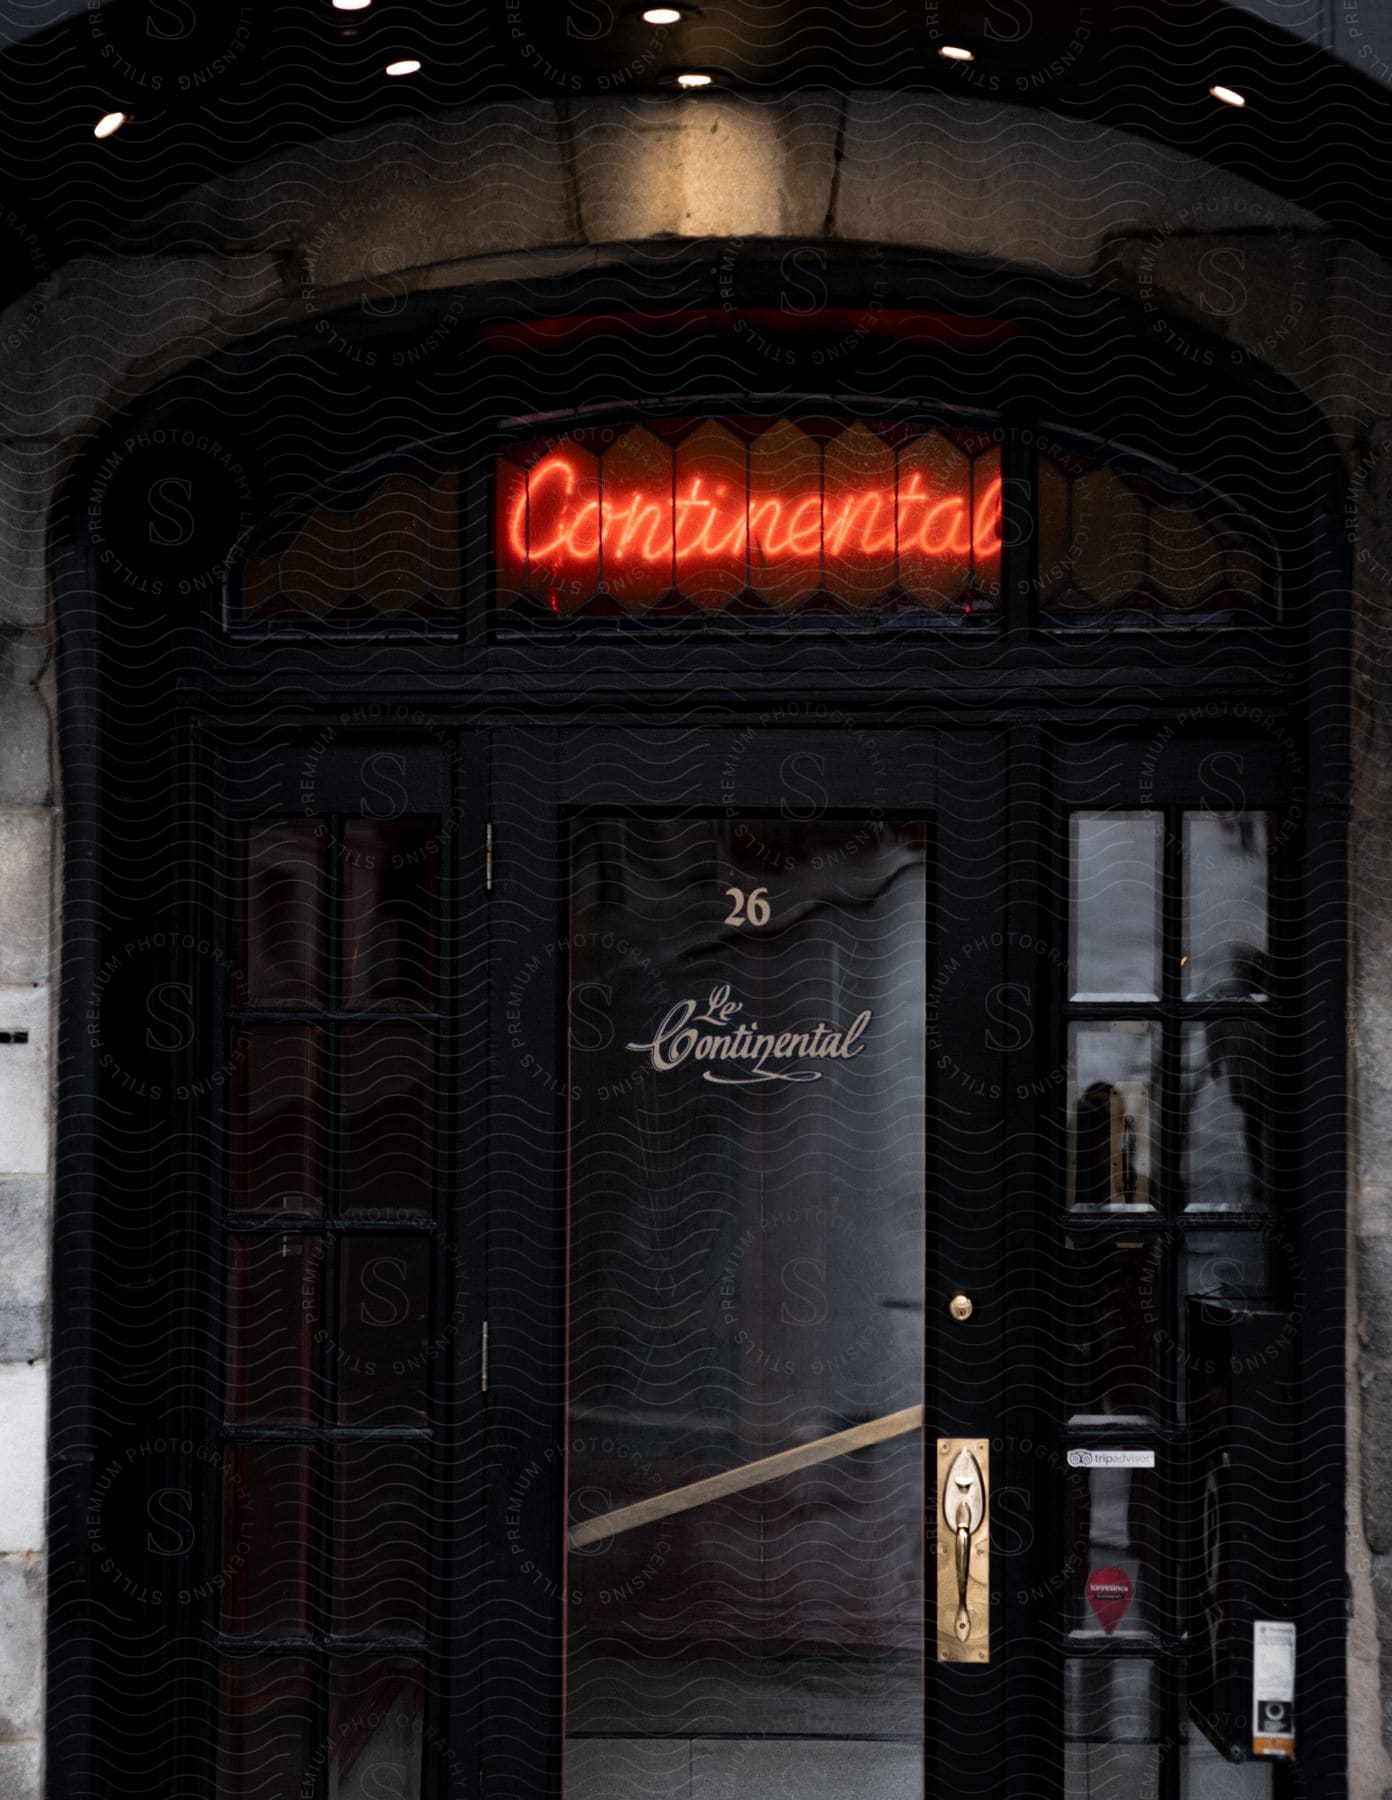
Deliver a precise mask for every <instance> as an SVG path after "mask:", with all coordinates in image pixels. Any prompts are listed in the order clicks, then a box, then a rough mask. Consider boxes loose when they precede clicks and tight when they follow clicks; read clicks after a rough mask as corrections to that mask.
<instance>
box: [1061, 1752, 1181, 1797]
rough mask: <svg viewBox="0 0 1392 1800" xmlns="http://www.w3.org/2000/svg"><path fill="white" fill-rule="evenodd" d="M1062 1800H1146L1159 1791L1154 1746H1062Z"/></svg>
mask: <svg viewBox="0 0 1392 1800" xmlns="http://www.w3.org/2000/svg"><path fill="white" fill-rule="evenodd" d="M1063 1757H1064V1770H1065V1774H1064V1784H1063V1791H1064V1796H1065V1800H1150V1797H1151V1796H1152V1795H1156V1794H1158V1793H1159V1792H1160V1748H1159V1745H1157V1744H1092V1743H1080V1744H1065V1745H1064V1750H1063Z"/></svg>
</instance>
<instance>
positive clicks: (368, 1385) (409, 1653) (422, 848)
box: [215, 815, 447, 1800]
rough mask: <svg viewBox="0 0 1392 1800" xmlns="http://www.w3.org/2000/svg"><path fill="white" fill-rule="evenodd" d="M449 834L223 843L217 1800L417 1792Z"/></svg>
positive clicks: (324, 830)
mask: <svg viewBox="0 0 1392 1800" xmlns="http://www.w3.org/2000/svg"><path fill="white" fill-rule="evenodd" d="M437 827H438V821H436V820H433V819H430V818H425V817H407V818H401V819H394V820H391V821H379V820H361V819H352V818H347V819H345V818H340V817H335V816H332V815H329V816H324V817H316V818H313V819H289V818H274V819H270V820H264V821H257V822H256V823H254V824H250V823H249V824H242V825H237V826H235V827H234V831H233V843H232V846H231V850H232V860H233V868H234V881H235V898H234V904H233V908H232V913H233V937H232V954H231V957H230V959H229V960H230V963H231V965H232V967H233V968H234V969H235V970H236V974H235V975H234V977H233V979H232V981H231V982H230V984H229V988H230V992H229V994H228V996H227V998H228V1001H229V1003H230V1004H229V1011H228V1034H229V1062H230V1065H231V1067H232V1069H233V1071H234V1073H233V1079H232V1084H231V1085H232V1094H231V1099H230V1103H229V1111H228V1119H227V1132H228V1153H229V1155H228V1163H229V1183H228V1211H227V1215H226V1220H225V1235H224V1258H225V1260H224V1270H225V1282H226V1294H227V1328H226V1379H225V1402H224V1409H223V1415H222V1417H223V1423H222V1427H221V1430H220V1433H219V1442H218V1446H217V1449H216V1452H215V1461H216V1467H217V1468H218V1470H219V1471H220V1474H221V1492H222V1501H221V1506H222V1537H221V1572H222V1575H223V1581H222V1582H221V1583H219V1584H218V1585H220V1586H221V1600H220V1611H219V1616H218V1620H217V1634H218V1643H219V1647H220V1651H221V1655H222V1664H221V1668H222V1674H221V1689H222V1709H221V1721H222V1735H221V1739H220V1743H219V1746H218V1753H217V1757H218V1760H217V1768H218V1792H219V1794H220V1795H221V1796H223V1797H224V1800H233V1797H234V1796H251V1795H253V1794H262V1793H267V1792H271V1791H274V1792H276V1793H286V1794H292V1793H302V1792H303V1793H316V1794H326V1795H342V1796H344V1797H345V1800H346V1796H348V1795H357V1794H366V1793H371V1792H390V1793H393V1794H396V1795H398V1796H404V1797H406V1800H410V1797H411V1796H414V1795H417V1794H419V1792H420V1782H421V1766H422V1731H423V1726H424V1711H423V1708H424V1698H423V1697H424V1695H425V1693H426V1692H427V1685H428V1675H429V1668H430V1659H431V1654H432V1643H433V1633H434V1631H435V1630H436V1629H437V1625H438V1621H437V1619H436V1617H435V1613H434V1610H433V1608H432V1583H431V1574H430V1571H431V1555H432V1518H433V1515H434V1510H435V1508H434V1498H433V1496H434V1493H435V1490H436V1486H437V1479H438V1476H437V1465H436V1458H437V1450H438V1446H437V1440H436V1431H435V1428H434V1421H435V1403H434V1389H435V1384H436V1379H437V1375H436V1364H437V1361H438V1358H437V1357H435V1356H434V1355H433V1354H432V1348H433V1346H434V1345H435V1344H436V1343H437V1342H438V1340H439V1338H440V1333H441V1330H442V1326H441V1324H440V1322H439V1320H438V1316H437V1300H436V1293H437V1285H438V1280H439V1275H440V1265H441V1260H442V1257H441V1243H442V1234H441V1229H440V1227H439V1225H438V1224H437V1222H436V1217H435V1191H436V1182H437V1179H438V1156H437V1151H436V1143H435V1123H436V1118H437V1104H436V1064H437V1046H436V1037H437V1032H438V1028H439V1023H440V1013H439V1011H438V998H437V995H438V984H437V981H436V973H435V971H436V962H437V957H438V907H439V893H438V883H437V879H436V876H437V864H438V857H437V855H436V854H435V853H434V850H435V846H436V845H437V841H438V840H437V838H436V835H435V834H436V831H437ZM444 1329H447V1325H446V1326H445V1327H444Z"/></svg>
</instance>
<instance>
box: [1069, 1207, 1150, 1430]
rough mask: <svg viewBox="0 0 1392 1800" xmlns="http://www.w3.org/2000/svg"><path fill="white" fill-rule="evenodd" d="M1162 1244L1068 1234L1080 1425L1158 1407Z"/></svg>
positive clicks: (1072, 1401)
mask: <svg viewBox="0 0 1392 1800" xmlns="http://www.w3.org/2000/svg"><path fill="white" fill-rule="evenodd" d="M1157 1250H1158V1246H1155V1245H1150V1244H1146V1243H1142V1242H1129V1241H1118V1240H1117V1239H1115V1238H1111V1239H1105V1240H1102V1241H1099V1242H1096V1243H1089V1242H1087V1241H1083V1242H1080V1243H1075V1242H1074V1241H1073V1240H1072V1239H1071V1238H1070V1239H1069V1240H1068V1260H1067V1268H1068V1289H1067V1310H1066V1314H1065V1320H1064V1329H1065V1333H1066V1337H1065V1343H1066V1360H1065V1365H1064V1368H1065V1379H1066V1381H1067V1386H1068V1408H1069V1413H1070V1415H1071V1417H1072V1419H1073V1422H1074V1423H1075V1424H1076V1423H1080V1422H1082V1421H1084V1420H1086V1421H1092V1420H1094V1419H1095V1420H1106V1421H1108V1422H1110V1423H1120V1422H1121V1421H1122V1420H1125V1419H1141V1420H1144V1419H1148V1418H1150V1417H1151V1416H1152V1415H1153V1413H1154V1410H1155V1408H1156V1406H1157V1404H1158V1402H1159V1392H1158V1387H1159V1379H1160V1369H1159V1347H1158V1345H1157V1342H1156V1326H1157V1323H1158V1321H1157V1317H1156V1309H1157V1289H1158V1276H1159V1266H1160V1265H1159V1263H1158V1261H1157ZM1159 1304H1160V1305H1163V1300H1162V1301H1160V1302H1159Z"/></svg>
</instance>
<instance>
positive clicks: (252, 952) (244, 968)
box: [233, 819, 327, 1006]
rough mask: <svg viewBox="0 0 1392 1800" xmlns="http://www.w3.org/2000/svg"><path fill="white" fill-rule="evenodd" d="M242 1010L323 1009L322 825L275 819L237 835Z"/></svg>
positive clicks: (239, 830) (238, 988)
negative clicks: (279, 1007)
mask: <svg viewBox="0 0 1392 1800" xmlns="http://www.w3.org/2000/svg"><path fill="white" fill-rule="evenodd" d="M236 835H237V852H238V872H237V903H236V934H237V935H236V942H237V950H236V957H235V966H236V971H237V974H236V979H235V981H234V984H233V985H234V991H235V993H236V997H237V1001H238V1004H239V1005H243V1006H247V1005H251V1006H319V1005H321V1004H322V1001H323V985H324V967H323V963H324V892H325V883H324V846H325V842H326V836H327V834H326V832H325V829H324V826H323V824H322V823H320V822H317V821H315V820H311V819H270V820H268V821H266V822H265V823H264V824H254V825H253V824H246V825H241V826H238V827H237V828H236Z"/></svg>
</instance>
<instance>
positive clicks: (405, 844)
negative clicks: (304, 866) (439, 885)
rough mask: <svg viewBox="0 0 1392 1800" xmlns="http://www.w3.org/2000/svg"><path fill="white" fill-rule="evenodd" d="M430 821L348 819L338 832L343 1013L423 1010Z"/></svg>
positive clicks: (431, 865) (434, 856)
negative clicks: (378, 1008)
mask: <svg viewBox="0 0 1392 1800" xmlns="http://www.w3.org/2000/svg"><path fill="white" fill-rule="evenodd" d="M437 830H438V821H436V820H434V819H353V820H350V821H349V823H348V824H346V825H345V826H344V828H343V848H344V876H343V937H344V980H345V983H346V995H345V1003H346V1004H347V1006H348V1007H350V1008H354V1007H369V1006H401V1007H413V1006H418V1007H427V1006H429V1005H430V1004H431V1000H432V997H433V993H434V965H435V889H436V876H437V872H438V867H439V845H438V841H437V838H436V832H437Z"/></svg>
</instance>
